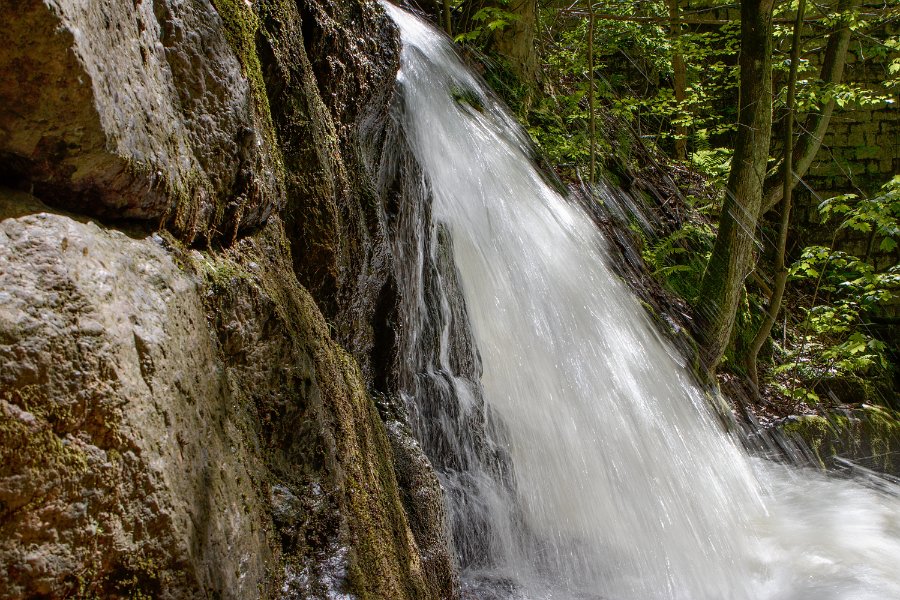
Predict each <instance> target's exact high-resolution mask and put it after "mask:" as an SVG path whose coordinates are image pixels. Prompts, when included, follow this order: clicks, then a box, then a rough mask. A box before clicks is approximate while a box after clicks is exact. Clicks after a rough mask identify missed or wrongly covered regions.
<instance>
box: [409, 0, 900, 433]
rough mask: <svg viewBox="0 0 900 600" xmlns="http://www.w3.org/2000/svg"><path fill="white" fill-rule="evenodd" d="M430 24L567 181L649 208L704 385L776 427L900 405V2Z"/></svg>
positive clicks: (647, 251)
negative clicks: (788, 420) (623, 195)
mask: <svg viewBox="0 0 900 600" xmlns="http://www.w3.org/2000/svg"><path fill="white" fill-rule="evenodd" d="M419 8H420V9H421V10H422V11H424V12H426V13H430V14H431V15H432V18H433V19H434V20H435V21H436V22H439V23H442V24H443V26H444V28H445V29H446V30H447V31H448V33H449V34H450V35H451V36H452V37H453V38H454V39H455V40H456V42H457V43H458V44H459V45H460V46H462V47H463V48H464V49H465V50H466V53H467V55H468V56H469V58H470V59H471V62H473V63H474V64H476V65H477V66H478V67H479V69H480V70H481V72H482V74H483V75H484V77H485V78H486V79H487V80H488V82H489V83H490V84H491V85H492V86H493V88H494V89H495V90H497V92H498V93H499V94H500V95H501V96H502V97H503V99H504V100H505V101H506V102H507V103H508V104H509V105H510V107H511V108H512V109H513V110H514V111H515V112H516V113H517V114H518V116H519V117H520V119H521V120H522V121H523V123H524V124H525V126H526V128H527V129H528V131H529V132H530V134H531V135H532V137H533V138H534V140H535V141H536V143H537V145H538V146H539V148H540V151H541V154H542V157H543V158H542V160H544V161H546V162H547V163H548V164H549V165H550V166H551V167H552V168H553V169H554V170H555V171H556V172H557V173H558V174H559V175H560V176H561V178H562V179H563V180H564V181H566V182H567V183H569V184H571V185H575V186H578V187H580V188H581V189H582V190H587V191H588V193H589V194H590V195H591V196H592V197H593V200H594V202H597V203H600V204H604V203H611V201H612V196H611V195H610V194H609V193H608V190H609V189H611V188H614V187H623V188H625V189H626V190H628V191H629V192H630V194H631V196H632V197H635V198H637V199H638V201H639V203H641V204H643V205H645V206H649V207H650V213H651V215H652V219H651V220H652V223H649V224H648V223H646V222H642V221H643V220H644V218H643V217H642V216H640V215H638V214H637V212H639V211H637V212H632V213H631V216H630V217H629V218H630V222H629V224H628V229H629V230H630V232H631V234H632V236H633V238H634V242H635V244H636V246H637V247H638V248H639V250H640V253H641V255H642V258H643V259H644V261H645V262H646V264H647V265H648V268H649V270H650V272H651V273H652V275H653V277H654V278H655V280H656V281H657V282H659V283H660V284H661V285H662V286H663V287H664V288H665V289H666V290H667V291H669V292H671V293H673V294H675V295H677V296H678V297H679V298H680V299H682V300H683V301H684V302H685V303H686V304H687V309H686V312H687V313H688V314H689V319H688V321H689V327H690V328H691V329H692V330H693V334H694V339H696V340H697V342H698V344H699V347H698V348H697V350H698V352H697V354H698V356H699V359H700V361H699V364H698V372H699V373H700V374H701V375H702V376H706V377H712V376H718V377H719V379H720V381H727V382H731V383H732V384H735V385H738V386H739V387H741V388H742V389H743V391H744V394H743V395H744V396H745V397H746V398H749V399H750V400H751V401H752V403H753V404H754V405H755V412H756V413H757V414H758V415H769V416H772V417H774V418H784V417H785V416H787V415H791V414H803V413H823V414H824V413H827V412H828V411H829V410H832V409H835V408H842V409H843V408H847V407H850V408H852V407H858V406H869V405H878V406H880V407H884V409H885V410H886V411H887V413H886V414H889V415H892V413H891V411H890V410H889V409H891V408H892V409H897V408H900V405H898V396H897V389H898V381H900V366H898V365H900V353H898V347H897V344H896V340H897V339H898V333H900V327H898V325H900V297H898V289H900V267H898V257H900V254H898V243H900V227H898V218H900V175H898V173H900V108H898V99H900V98H898V94H900V36H898V34H900V2H897V0H887V1H885V2H880V3H879V2H867V1H860V0H828V1H826V2H821V3H820V2H809V3H807V2H805V1H802V2H801V1H799V0H794V1H793V2H785V3H774V2H772V1H771V0H770V1H768V2H766V1H760V0H745V2H743V3H741V4H737V3H728V2H716V1H710V0H703V1H700V2H697V1H692V2H685V1H683V0H665V1H643V2H624V1H618V0H604V1H602V2H595V3H588V2H584V1H582V0H580V1H574V2H565V3H562V2H538V1H535V0H467V1H463V2H454V1H453V0H446V1H439V2H437V3H436V4H433V5H432V4H427V3H423V2H420V5H419ZM795 32H796V34H795ZM792 54H793V57H794V58H793V60H792ZM792 66H793V69H792ZM792 80H793V82H792ZM788 141H789V142H788ZM785 148H788V149H789V152H787V153H786V152H785ZM786 163H789V164H791V165H792V166H793V168H792V169H791V171H792V177H790V178H789V179H788V181H787V185H786V184H785V172H786V170H785V168H784V165H785V164H786ZM785 198H787V201H785ZM782 223H783V224H782ZM782 296H783V299H782ZM892 418H893V417H892Z"/></svg>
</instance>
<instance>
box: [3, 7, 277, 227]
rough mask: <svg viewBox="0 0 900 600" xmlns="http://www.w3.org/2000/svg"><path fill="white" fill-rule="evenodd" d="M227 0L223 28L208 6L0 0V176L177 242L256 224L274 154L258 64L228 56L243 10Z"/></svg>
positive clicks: (244, 29)
mask: <svg viewBox="0 0 900 600" xmlns="http://www.w3.org/2000/svg"><path fill="white" fill-rule="evenodd" d="M226 4H229V5H232V4H233V5H234V6H236V7H238V8H236V9H235V10H234V11H233V12H234V14H230V15H229V16H231V17H232V19H231V22H229V23H225V22H224V21H223V19H222V17H221V16H220V15H219V13H218V12H217V11H216V10H215V8H214V7H213V5H212V4H211V3H210V2H209V0H186V1H181V2H150V1H149V0H146V1H142V0H137V1H135V2H119V1H117V0H101V1H87V0H77V1H71V0H65V1H63V0H47V1H46V2H44V1H43V0H22V1H17V2H4V3H3V4H2V18H0V37H2V39H3V40H4V43H3V45H2V46H0V72H3V73H4V77H3V78H2V79H0V106H2V107H4V109H3V110H0V164H2V166H0V177H2V178H3V179H5V180H6V181H7V182H8V183H12V184H13V185H18V186H20V187H23V188H25V189H27V190H32V191H33V192H34V193H35V194H37V195H38V196H40V197H43V198H47V199H48V200H49V201H52V202H53V203H54V205H57V206H60V207H63V208H66V209H68V210H73V211H76V212H79V213H85V214H91V215H98V216H105V217H114V218H117V219H121V218H138V219H147V220H152V221H154V222H157V223H160V222H162V223H170V224H171V226H172V227H174V228H175V229H176V230H177V231H178V232H179V233H180V234H181V235H182V236H184V237H185V238H186V239H188V240H191V239H194V238H195V237H197V236H200V237H216V236H217V235H220V234H227V235H232V236H233V235H234V234H235V233H236V231H237V230H238V229H240V228H245V229H246V228H249V227H253V226H256V225H260V224H261V223H262V222H263V221H264V220H265V218H266V217H267V216H268V215H269V214H271V213H272V212H273V210H276V209H277V208H279V206H280V203H281V202H283V197H282V194H280V192H279V190H280V187H281V183H280V181H281V179H280V178H281V158H280V155H279V153H278V151H277V147H276V145H275V143H274V134H273V132H272V126H271V118H270V117H269V112H268V104H267V101H266V98H265V93H264V90H263V89H262V84H261V80H260V70H259V62H258V60H257V59H256V56H255V54H251V53H247V54H245V55H244V56H240V55H239V52H240V51H241V50H242V49H246V48H245V47H244V46H245V42H246V41H247V36H251V37H250V38H249V41H250V44H251V48H252V39H253V38H252V35H253V33H254V29H253V27H254V23H255V20H254V19H255V15H254V13H253V12H252V10H250V9H249V8H248V7H247V6H246V5H245V4H244V3H242V2H236V3H226ZM242 44H243V45H242ZM254 82H255V83H256V85H255V87H256V88H257V89H254Z"/></svg>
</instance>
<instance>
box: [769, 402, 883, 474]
mask: <svg viewBox="0 0 900 600" xmlns="http://www.w3.org/2000/svg"><path fill="white" fill-rule="evenodd" d="M781 430H782V431H784V432H785V433H786V434H788V435H789V436H790V437H791V438H793V439H794V440H795V441H800V442H802V443H803V444H804V445H805V446H806V447H808V448H809V450H810V451H811V454H812V456H813V457H814V458H815V460H816V461H817V462H818V463H819V464H820V466H823V467H827V466H830V465H831V464H833V461H834V458H835V457H838V458H843V459H847V460H850V461H852V462H855V463H858V464H860V465H861V466H863V467H865V468H868V469H872V470H875V471H880V472H883V473H889V474H892V475H900V413H898V412H897V411H894V410H892V409H889V408H885V407H880V406H871V405H865V404H864V405H862V406H860V407H859V408H853V409H847V410H840V411H838V410H833V411H829V412H827V413H825V415H824V416H822V415H804V416H801V417H792V418H790V419H788V420H787V421H785V422H784V423H783V424H782V425H781Z"/></svg>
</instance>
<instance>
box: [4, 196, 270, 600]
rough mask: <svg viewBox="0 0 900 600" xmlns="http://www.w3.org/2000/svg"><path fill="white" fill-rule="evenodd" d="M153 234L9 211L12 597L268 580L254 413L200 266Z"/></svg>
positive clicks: (208, 587) (234, 585) (7, 474)
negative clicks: (226, 355) (187, 265)
mask: <svg viewBox="0 0 900 600" xmlns="http://www.w3.org/2000/svg"><path fill="white" fill-rule="evenodd" d="M3 195H4V198H3V200H2V201H3V202H10V201H16V200H18V198H16V197H15V196H14V195H13V196H11V195H10V194H9V193H7V192H4V193H3ZM160 242H161V240H160V239H159V238H158V237H149V238H144V239H139V240H135V239H131V238H129V237H127V236H126V235H124V234H122V233H120V232H117V231H109V230H106V229H104V228H101V227H98V226H97V225H95V224H93V223H81V222H77V221H74V220H72V219H71V218H68V217H64V216H59V215H52V214H47V213H37V214H33V215H30V216H25V217H21V218H18V219H12V218H9V219H5V220H3V221H0V285H2V289H3V294H2V295H3V302H2V307H0V364H2V369H0V454H2V460H0V563H2V564H3V565H4V569H3V575H2V576H0V596H2V597H7V598H8V597H12V598H18V597H35V596H40V595H47V596H48V597H63V596H67V595H74V594H76V593H78V592H79V590H81V592H82V593H85V594H87V595H99V596H102V597H113V596H117V595H121V596H128V595H129V594H134V593H135V592H138V591H141V592H143V593H149V594H151V595H153V596H155V597H161V598H192V597H198V598H199V597H207V594H215V595H220V596H222V595H225V596H228V595H232V597H250V596H253V595H255V594H256V589H257V585H259V584H264V583H265V582H266V577H265V576H266V572H267V563H268V562H269V561H270V560H271V558H272V555H273V550H272V546H273V544H272V543H271V539H270V538H271V533H270V532H268V528H267V527H266V526H265V524H264V523H265V520H266V519H265V508H264V507H265V499H264V498H261V497H260V495H259V492H258V488H257V487H256V486H255V485H254V483H255V480H256V482H257V483H258V479H259V475H258V473H259V472H260V464H259V460H258V459H257V458H256V457H255V456H254V454H253V452H252V446H251V447H248V444H252V443H253V440H252V439H248V438H247V437H245V436H244V435H242V433H241V431H242V427H244V423H245V422H246V420H247V418H248V415H247V413H246V411H244V410H242V409H241V408H239V407H236V406H235V405H234V404H233V403H232V402H230V398H229V388H228V386H227V378H226V377H225V373H224V371H223V369H222V366H221V363H220V362H219V360H218V358H217V347H216V340H215V338H214V336H213V335H211V333H210V332H209V330H208V329H207V326H206V314H205V310H204V306H203V303H202V301H201V297H200V294H199V290H200V286H199V283H198V280H197V279H195V278H192V277H190V276H188V275H186V274H185V273H183V272H182V271H181V270H180V269H179V268H178V267H177V266H176V264H175V262H174V261H173V260H172V257H171V256H170V255H169V254H168V253H167V252H166V250H165V249H164V248H163V246H162V245H161V243H160Z"/></svg>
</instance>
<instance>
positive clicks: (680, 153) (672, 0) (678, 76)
mask: <svg viewBox="0 0 900 600" xmlns="http://www.w3.org/2000/svg"><path fill="white" fill-rule="evenodd" d="M666 4H667V5H668V8H669V17H670V18H671V19H672V24H671V28H670V30H669V36H670V39H671V40H672V46H673V49H672V80H673V81H672V84H673V87H674V88H675V102H677V103H678V106H679V114H678V117H679V118H681V117H683V116H684V115H682V114H681V107H682V106H683V105H684V101H685V99H686V98H687V65H686V64H685V62H684V55H683V54H682V53H681V50H680V49H679V47H678V39H679V38H680V37H681V23H679V16H680V15H679V13H680V7H679V6H678V0H666ZM591 17H592V18H593V11H592V12H591ZM675 158H676V159H678V160H685V159H687V127H685V126H684V124H683V123H681V124H678V125H676V126H675Z"/></svg>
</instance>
